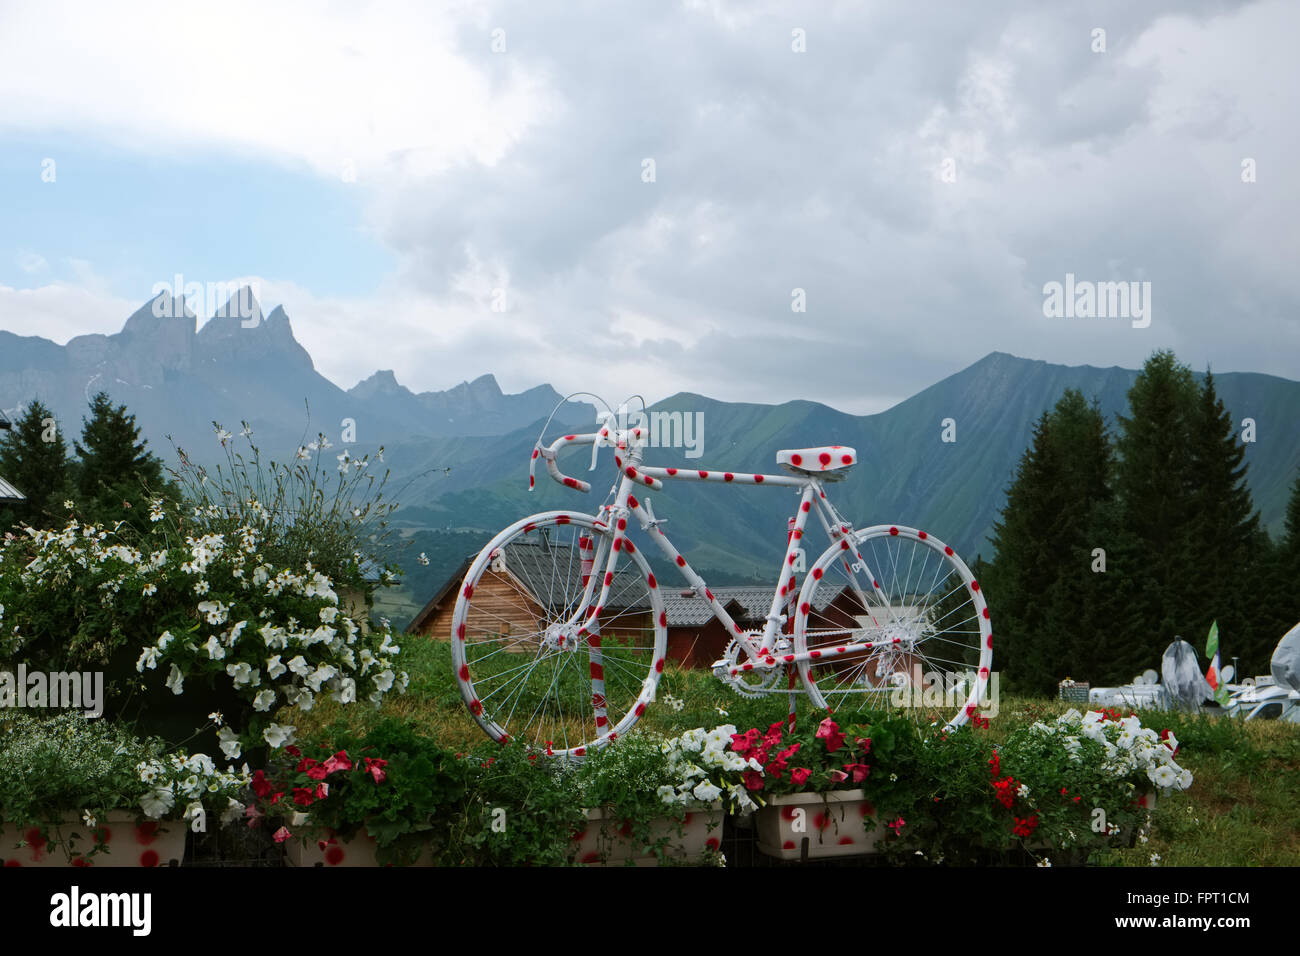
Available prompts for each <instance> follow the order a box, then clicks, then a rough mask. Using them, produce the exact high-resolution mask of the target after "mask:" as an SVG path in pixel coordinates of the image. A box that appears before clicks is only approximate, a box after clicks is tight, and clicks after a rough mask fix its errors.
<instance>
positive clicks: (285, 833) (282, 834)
mask: <svg viewBox="0 0 1300 956" xmlns="http://www.w3.org/2000/svg"><path fill="white" fill-rule="evenodd" d="M291 836H293V834H292V833H290V832H289V828H288V827H280V829H278V830H276V831H275V835H274V836H272V837H271V839H272V840H274V841H275V842H276V843H283V842H284V841H285V840H287V839H289V837H291Z"/></svg>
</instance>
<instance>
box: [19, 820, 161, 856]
mask: <svg viewBox="0 0 1300 956" xmlns="http://www.w3.org/2000/svg"><path fill="white" fill-rule="evenodd" d="M54 829H55V828H54V827H53V826H51V827H46V828H44V832H42V828H41V827H23V828H22V829H21V830H20V829H19V828H18V827H15V826H12V825H6V826H3V827H0V861H2V862H0V865H3V866H6V867H19V866H41V867H46V866H118V867H120V866H143V867H152V866H168V865H176V866H179V865H180V864H181V862H182V861H183V860H184V858H185V834H186V828H185V823H184V822H183V821H180V820H168V821H164V822H162V823H155V822H152V821H146V822H144V823H137V822H136V818H135V815H134V814H129V813H110V814H108V816H107V817H106V818H105V819H103V820H101V821H99V826H98V827H96V828H95V829H94V830H93V831H92V830H91V828H90V827H88V826H86V825H85V824H84V823H82V822H81V821H80V820H78V821H76V822H69V823H63V824H59V825H58V830H59V831H60V833H61V836H62V837H63V839H67V838H69V837H71V836H72V835H73V834H76V835H77V836H78V837H79V839H77V841H76V843H75V846H74V849H73V851H72V852H71V853H69V851H68V848H67V847H66V846H64V845H63V844H62V843H61V844H59V845H58V846H55V847H54V848H52V849H51V848H50V847H49V845H48V840H49V837H50V836H51V835H53V834H52V832H51V831H53V830H54ZM22 841H25V842H26V844H27V845H26V846H19V843H20V842H22ZM96 843H102V844H103V846H104V848H103V849H102V850H100V851H99V852H98V853H96V854H95V855H94V856H89V857H88V856H86V854H87V853H89V851H90V850H91V849H93V848H94V846H95V844H96Z"/></svg>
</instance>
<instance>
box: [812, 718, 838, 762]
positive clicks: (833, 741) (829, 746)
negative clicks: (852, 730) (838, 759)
mask: <svg viewBox="0 0 1300 956" xmlns="http://www.w3.org/2000/svg"><path fill="white" fill-rule="evenodd" d="M814 736H815V737H817V739H819V740H824V741H826V752H827V753H835V751H837V750H839V749H840V747H841V746H843V745H844V735H843V734H842V733H840V728H839V726H838V725H837V724H836V723H835V721H833V720H832V719H831V718H829V717H827V718H826V719H825V720H823V721H822V722H821V723H820V724H818V725H817V733H816V734H814Z"/></svg>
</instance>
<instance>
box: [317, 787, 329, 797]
mask: <svg viewBox="0 0 1300 956" xmlns="http://www.w3.org/2000/svg"><path fill="white" fill-rule="evenodd" d="M329 795H330V785H329V784H328V783H318V784H316V799H317V800H324V799H325V798H326V797H328V796H329Z"/></svg>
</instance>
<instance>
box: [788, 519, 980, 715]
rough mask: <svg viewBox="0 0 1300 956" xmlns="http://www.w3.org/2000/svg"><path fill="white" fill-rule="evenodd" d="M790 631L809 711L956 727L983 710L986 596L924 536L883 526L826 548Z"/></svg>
mask: <svg viewBox="0 0 1300 956" xmlns="http://www.w3.org/2000/svg"><path fill="white" fill-rule="evenodd" d="M794 630H795V651H796V654H798V655H800V656H801V657H802V656H803V655H808V656H807V658H806V659H802V660H801V663H800V664H799V673H800V676H801V677H802V678H803V681H804V686H805V688H806V689H807V691H808V695H809V697H810V699H811V701H812V703H813V705H814V706H816V707H824V708H827V709H830V710H832V711H835V712H841V711H843V712H845V713H846V714H851V713H853V712H856V711H860V710H865V709H872V710H881V711H883V710H890V711H895V712H899V713H903V714H905V715H906V716H908V717H910V718H912V719H913V720H914V721H915V722H916V723H918V724H922V725H929V724H940V723H942V724H943V725H944V726H945V727H955V726H959V725H961V724H964V723H965V722H966V721H967V720H968V719H969V717H970V716H971V715H973V714H975V713H976V712H977V711H978V710H979V709H980V708H981V707H982V706H984V705H985V704H987V703H988V696H987V695H988V687H989V682H990V677H991V670H990V669H991V667H992V664H993V628H992V623H991V620H990V616H989V609H988V605H987V604H986V603H985V601H984V594H983V592H982V591H981V590H980V586H979V582H978V581H976V580H975V576H974V575H973V574H972V573H971V571H970V568H968V567H967V566H966V564H965V562H963V561H962V559H961V558H960V557H958V556H957V554H956V553H955V552H954V551H953V549H952V548H950V547H948V546H947V545H946V544H944V543H943V542H942V541H940V540H938V539H937V538H935V537H934V536H933V535H931V534H928V533H927V532H925V531H918V530H916V529H915V528H906V527H903V526H901V525H880V526H877V527H874V528H868V529H866V530H863V531H855V532H852V533H851V534H849V535H848V536H846V537H845V538H843V539H842V540H840V541H839V542H838V543H837V544H833V545H832V546H831V547H830V548H828V549H827V550H826V551H825V553H823V554H822V556H821V557H820V558H819V559H818V560H817V562H816V564H814V565H813V566H812V568H811V569H810V570H809V573H808V576H807V577H806V578H805V580H804V585H803V587H802V589H801V590H800V593H799V606H798V608H797V609H796V615H795V629H794Z"/></svg>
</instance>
